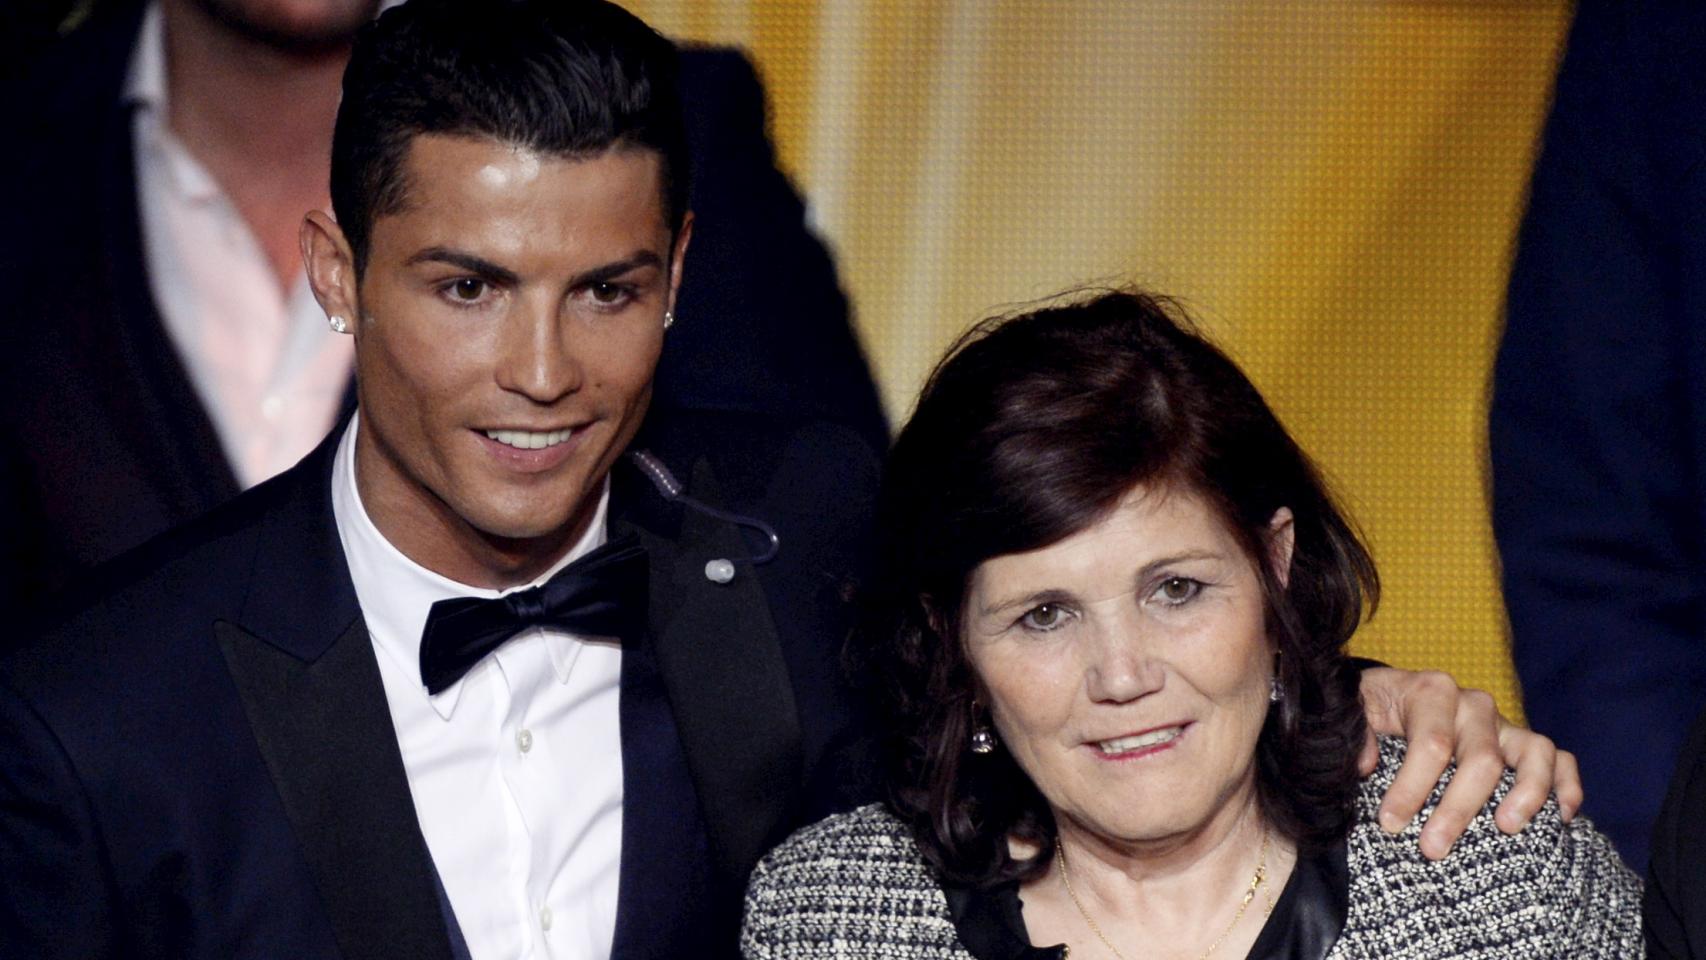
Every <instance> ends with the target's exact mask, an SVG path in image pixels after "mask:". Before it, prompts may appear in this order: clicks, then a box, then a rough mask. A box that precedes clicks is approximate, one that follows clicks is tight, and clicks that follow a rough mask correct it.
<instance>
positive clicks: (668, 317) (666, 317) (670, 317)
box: [663, 310, 675, 330]
mask: <svg viewBox="0 0 1706 960" xmlns="http://www.w3.org/2000/svg"><path fill="white" fill-rule="evenodd" d="M673 326H675V311H673V310H665V311H664V312H663V328H664V329H665V330H668V329H669V328H670V327H673Z"/></svg>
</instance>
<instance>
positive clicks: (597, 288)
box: [587, 283, 633, 307]
mask: <svg viewBox="0 0 1706 960" xmlns="http://www.w3.org/2000/svg"><path fill="white" fill-rule="evenodd" d="M587 294H588V295H589V296H591V297H592V300H593V302H594V303H597V304H599V305H601V306H606V307H613V306H616V305H617V304H619V303H623V302H625V301H627V300H628V299H629V298H630V297H631V296H632V295H633V291H632V290H630V289H629V288H628V287H627V286H626V285H624V284H620V283H595V284H593V285H592V286H590V287H588V288H587Z"/></svg>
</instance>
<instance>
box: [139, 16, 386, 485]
mask: <svg viewBox="0 0 1706 960" xmlns="http://www.w3.org/2000/svg"><path fill="white" fill-rule="evenodd" d="M125 97H126V99H127V100H128V101H130V102H131V103H132V104H134V113H133V114H132V120H131V136H132V138H133V144H134V147H135V153H136V192H137V204H138V208H139V210H140V213H141V221H142V249H143V255H144V258H145V260H146V263H145V266H146V267H147V274H148V280H149V288H150V290H151V291H152V293H153V295H154V303H155V305H156V306H157V307H158V308H159V310H160V317H161V319H162V321H163V322H164V324H165V327H166V334H167V336H168V337H169V338H170V339H171V341H172V345H173V347H174V348H176V350H177V353H178V357H179V359H181V360H182V361H183V363H184V367H185V369H186V370H187V372H188V373H189V378H190V382H191V383H192V384H193V385H194V387H195V391H196V395H197V396H199V397H200V398H201V402H202V406H203V407H205V408H206V409H207V412H208V415H209V417H210V419H212V421H213V427H214V431H215V432H216V433H217V434H218V435H219V440H220V443H221V445H222V446H223V447H224V449H225V457H226V460H227V461H229V462H230V464H231V468H232V470H233V472H234V473H235V474H236V476H237V481H238V483H240V484H241V485H243V486H245V487H249V486H253V485H255V484H257V483H259V482H261V481H262V480H265V479H266V478H268V477H270V476H272V475H273V474H275V473H279V472H280V471H282V470H284V469H286V468H288V467H290V466H292V465H294V464H295V463H296V461H298V460H300V459H302V457H303V455H305V454H306V453H308V451H310V450H312V449H314V446H315V445H316V444H318V443H319V442H320V440H321V439H322V438H324V437H325V436H326V431H327V430H329V429H331V427H332V424H333V422H334V421H335V420H336V418H337V414H338V407H339V403H340V402H341V401H342V399H343V394H344V389H345V387H346V385H347V384H348V383H349V372H350V363H351V358H352V356H353V354H352V352H351V349H352V348H351V338H349V337H347V336H341V335H339V334H334V333H332V332H331V330H330V329H329V328H328V327H327V325H326V315H325V313H323V312H322V311H321V310H320V306H319V304H318V303H316V302H315V301H314V295H313V293H312V292H311V291H310V290H309V288H308V278H307V276H306V275H305V274H302V273H298V275H297V277H296V279H295V281H294V282H293V283H292V284H291V287H290V289H289V290H288V291H282V290H280V288H279V283H278V277H277V275H276V274H275V273H274V272H273V268H272V264H271V262H270V261H269V260H268V259H267V256H266V253H265V251H263V250H262V248H261V244H260V242H259V241H257V240H256V239H255V235H254V232H253V231H251V230H250V229H249V225H248V223H247V222H246V221H244V219H243V217H242V216H241V215H240V214H239V213H238V212H237V208H236V207H235V206H234V205H233V204H232V203H231V200H230V198H229V197H227V196H226V194H225V191H224V190H223V189H221V187H220V185H219V183H218V182H217V181H215V180H214V179H213V177H212V175H210V174H209V173H208V172H207V168H205V167H203V166H202V165H201V164H200V163H199V162H197V160H196V158H195V157H194V156H192V155H191V154H190V151H189V150H188V148H186V147H185V145H184V144H183V142H182V141H181V140H179V139H178V138H177V136H176V135H174V134H173V133H172V130H171V127H170V125H169V123H168V119H169V113H168V111H167V89H166V30H165V20H164V18H163V17H162V15H161V13H160V6H159V4H158V3H153V4H150V5H149V8H148V11H147V13H146V14H145V15H144V17H143V20H142V31H141V33H140V34H139V35H138V37H137V42H136V49H135V51H134V52H133V53H132V54H131V61H130V74H129V77H128V79H127V81H126V84H125Z"/></svg>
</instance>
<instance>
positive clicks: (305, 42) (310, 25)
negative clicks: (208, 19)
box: [198, 0, 379, 56]
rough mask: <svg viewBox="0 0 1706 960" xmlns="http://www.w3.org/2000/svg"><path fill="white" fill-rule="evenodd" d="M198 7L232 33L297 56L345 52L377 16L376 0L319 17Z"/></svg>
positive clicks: (218, 0) (248, 0) (206, 0)
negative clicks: (362, 28) (356, 36)
mask: <svg viewBox="0 0 1706 960" xmlns="http://www.w3.org/2000/svg"><path fill="white" fill-rule="evenodd" d="M198 5H199V6H200V7H201V8H202V9H203V10H204V11H206V12H207V14H208V15H210V16H212V17H213V18H214V19H215V20H217V21H218V22H220V23H221V24H223V25H224V26H225V27H226V28H227V29H228V30H231V31H232V32H233V33H236V34H238V35H240V36H243V37H245V38H247V39H248V40H250V41H253V42H255V43H258V44H260V45H262V46H265V47H270V48H272V49H274V50H277V51H279V52H280V53H285V54H292V55H296V56H318V55H323V54H327V53H332V52H335V51H339V50H343V49H345V48H347V47H348V46H349V45H350V44H351V43H352V42H354V40H355V35H356V33H357V32H358V31H359V30H360V29H361V27H362V26H363V25H364V24H366V23H367V22H368V21H369V20H372V19H373V18H374V16H376V15H377V14H378V12H379V0H364V2H360V3H354V4H350V5H348V6H346V7H345V8H344V9H342V10H337V11H333V12H331V13H329V14H326V15H322V16H318V17H291V16H289V15H288V13H284V12H279V11H274V10H270V9H267V5H266V4H264V3H256V2H252V0H199V2H198Z"/></svg>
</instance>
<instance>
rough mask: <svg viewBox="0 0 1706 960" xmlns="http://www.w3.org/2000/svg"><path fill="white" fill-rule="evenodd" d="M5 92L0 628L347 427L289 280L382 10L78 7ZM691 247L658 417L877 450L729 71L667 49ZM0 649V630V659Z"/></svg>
mask: <svg viewBox="0 0 1706 960" xmlns="http://www.w3.org/2000/svg"><path fill="white" fill-rule="evenodd" d="M82 6H84V7H85V8H89V7H92V8H93V9H94V13H93V14H92V15H91V16H90V17H89V19H88V21H87V22H86V23H83V24H82V25H80V26H79V27H78V28H77V29H76V30H74V31H72V32H71V34H70V35H69V36H68V37H67V38H66V39H64V40H63V41H61V42H60V43H59V44H57V45H56V46H55V47H54V48H52V49H50V50H48V51H46V52H45V53H44V54H42V56H41V57H40V61H41V62H40V63H38V64H36V65H35V68H34V69H33V70H31V71H30V72H29V76H28V78H27V79H25V80H22V81H20V86H19V87H17V88H8V89H4V90H0V95H5V99H6V104H7V107H8V112H7V116H8V117H9V124H10V130H11V132H12V135H13V142H14V143H15V144H16V146H15V148H14V149H12V150H8V151H0V177H3V178H4V180H5V182H6V183H8V184H10V185H11V186H12V187H13V191H12V196H11V202H10V203H9V205H8V215H7V219H8V224H9V226H10V227H11V229H9V230H7V231H4V232H3V233H0V283H3V285H4V286H6V287H7V288H9V289H11V290H12V291H14V295H13V296H11V297H8V298H6V300H5V302H4V303H3V304H0V490H4V491H5V493H6V503H7V506H8V508H7V509H6V510H5V511H3V512H0V612H5V613H6V614H7V615H8V616H13V617H17V616H25V617H40V616H43V615H45V614H46V613H47V612H48V611H47V608H48V606H49V604H50V598H51V597H53V596H54V595H55V594H58V593H60V592H61V591H63V590H64V589H65V588H66V587H68V586H69V585H71V584H73V583H75V582H76V581H77V580H78V579H79V578H81V577H82V576H83V575H85V574H86V573H87V572H88V571H89V570H90V569H92V568H93V567H94V566H95V565H97V564H98V563H100V562H102V561H104V560H107V559H110V558H112V557H114V556H117V555H118V554H120V553H122V552H124V551H125V550H128V549H130V548H132V547H135V546H137V545H139V544H141V543H143V542H144V541H146V540H148V539H149V538H151V537H153V536H155V535H157V534H159V533H161V532H164V531H165V530H167V529H169V528H170V527H172V526H174V525H176V524H178V523H182V522H184V521H185V520H188V519H191V518H193V517H195V516H198V515H200V514H202V513H204V512H206V511H207V510H209V509H211V508H212V507H214V506H216V505H218V504H220V503H223V502H224V501H226V500H228V499H230V498H231V497H233V496H235V495H236V494H237V493H238V492H239V491H240V490H243V489H246V488H248V487H250V486H253V485H254V484H256V483H258V482H260V481H261V480H263V479H266V478H267V477H270V476H272V475H274V474H276V473H278V472H280V471H282V470H283V469H285V468H287V467H289V466H291V465H292V464H294V463H295V462H296V461H297V460H299V459H300V458H301V457H302V456H303V455H304V454H305V453H307V452H308V451H309V450H311V449H313V447H314V446H315V445H316V444H317V443H318V442H319V440H320V438H322V437H324V436H325V434H326V432H327V431H328V430H329V429H330V428H331V427H332V426H333V424H334V423H335V422H336V421H337V419H338V418H339V416H340V411H342V412H344V413H347V409H348V406H349V405H350V402H351V401H352V399H353V393H352V392H351V391H350V388H349V383H350V363H351V356H350V346H349V341H348V340H347V339H346V338H342V337H333V336H330V335H328V334H327V332H326V329H325V317H324V315H323V314H321V313H320V311H319V309H318V305H317V304H316V303H315V301H314V298H313V296H312V293H311V291H310V290H309V289H308V284H307V282H306V279H305V277H304V274H303V269H302V265H301V254H300V248H299V244H298V242H297V232H298V228H299V227H300V225H301V215H302V211H304V210H308V209H314V208H320V207H325V206H326V205H327V200H328V198H327V195H326V185H327V158H328V157H329V155H330V152H331V139H332V124H333V118H334V115H335V113H336V109H337V103H338V97H339V82H340V78H341V75H342V71H343V66H344V63H345V62H346V61H347V59H348V54H349V44H350V42H351V38H352V37H353V35H354V32H355V30H356V29H358V28H359V27H360V26H361V25H362V24H363V23H365V22H367V21H368V20H370V19H371V18H372V16H373V13H374V11H375V9H376V8H377V6H378V0H98V2H94V3H91V4H85V5H82ZM681 62H682V67H681V69H682V74H683V76H684V78H685V81H686V82H685V83H684V84H683V97H684V100H685V107H686V111H685V116H686V118H687V138H688V152H689V155H690V156H691V157H692V158H693V162H694V167H695V170H696V182H695V183H694V185H693V187H692V191H693V192H692V201H693V206H694V208H695V210H696V211H697V212H698V230H697V233H698V242H696V243H695V244H694V245H693V248H692V250H691V251H690V252H689V254H688V264H687V265H688V271H687V273H688V279H687V281H686V283H685V284H684V286H683V287H682V289H681V296H680V303H679V309H677V311H676V315H677V316H679V317H680V318H681V324H680V325H679V327H678V328H677V329H676V331H675V332H674V334H673V335H672V336H671V337H670V338H669V341H668V342H667V343H666V345H665V348H664V353H663V358H662V360H661V361H660V369H661V371H662V373H663V376H662V377H661V378H660V380H659V386H658V392H657V396H656V400H657V402H658V404H659V405H662V406H671V407H688V408H693V409H710V410H745V411H756V412H766V411H768V412H772V413H782V414H809V415H811V416H816V417H821V418H824V419H829V420H834V421H836V422H839V423H842V424H845V425H848V426H850V427H852V428H853V429H855V430H856V431H857V432H859V433H860V434H861V435H862V436H863V437H865V439H866V440H867V442H868V443H869V444H870V445H871V446H872V447H873V449H875V450H877V451H879V452H880V451H881V450H882V449H884V448H886V445H887V434H886V426H885V424H884V422H883V416H882V412H881V409H880V407H879V405H878V402H877V395H876V390H875V388H874V386H873V384H872V382H871V379H870V375H869V373H868V371H867V370H866V367H865V364H864V361H863V358H862V356H861V354H860V350H859V345H858V343H857V342H856V340H855V338H854V335H853V332H852V329H851V327H850V324H849V317H848V313H849V311H848V305H847V301H846V299H845V298H844V297H843V296H842V294H841V291H840V289H839V288H838V285H837V279H836V275H835V270H834V266H833V264H832V262H831V261H830V258H829V256H828V253H827V252H826V250H825V249H824V247H823V245H822V244H820V243H819V242H818V241H817V240H816V239H815V238H814V237H813V236H812V235H811V234H810V233H809V231H808V230H807V228H806V223H805V219H806V218H805V211H804V208H803V206H802V205H801V203H800V200H799V198H798V196H797V195H796V194H795V193H794V191H793V190H792V188H791V187H790V186H789V184H788V182H787V181H786V179H785V178H784V177H783V175H782V173H781V172H780V171H779V170H778V169H777V167H776V164H775V159H774V157H773V156H772V154H771V150H770V145H769V142H768V140H767V138H766V131H765V117H764V99H763V91H762V89H761V87H760V85H759V82H758V78H757V76H756V75H755V74H754V72H753V70H752V68H751V66H750V65H749V64H748V63H747V61H746V60H745V58H744V57H743V56H741V55H740V54H739V53H738V52H735V51H732V50H724V49H710V48H689V49H686V50H684V51H683V53H682V61H681ZM12 642H15V641H14V640H13V639H12V638H9V637H8V638H0V648H4V647H5V646H7V645H9V644H10V643H12Z"/></svg>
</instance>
